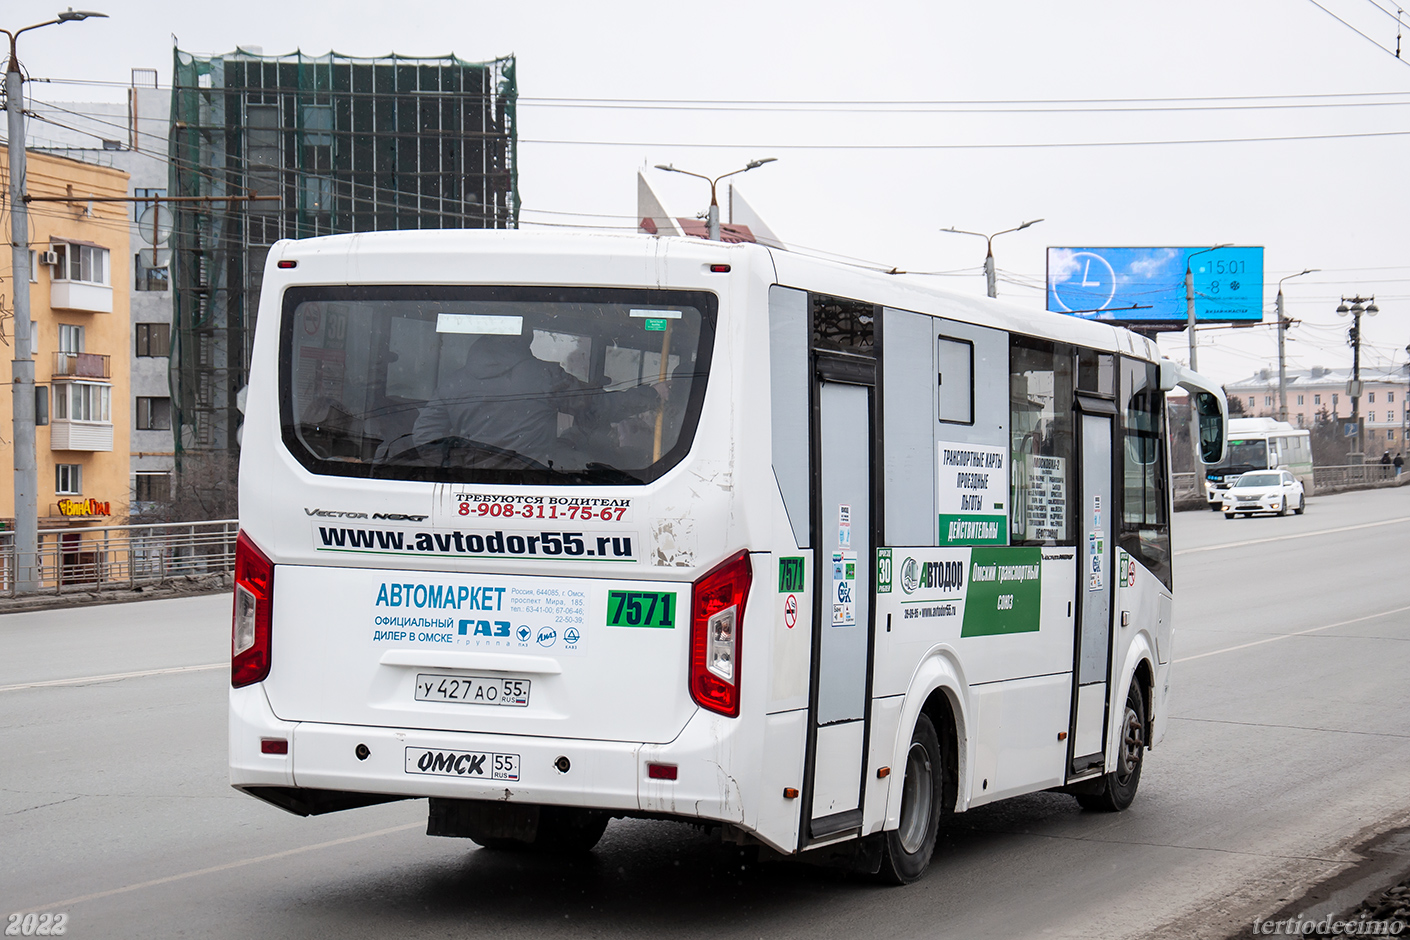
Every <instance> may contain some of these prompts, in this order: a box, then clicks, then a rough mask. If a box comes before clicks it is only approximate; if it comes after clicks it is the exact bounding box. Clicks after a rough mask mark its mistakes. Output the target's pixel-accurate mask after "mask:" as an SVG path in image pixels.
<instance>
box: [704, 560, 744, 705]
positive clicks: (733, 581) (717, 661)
mask: <svg viewBox="0 0 1410 940" xmlns="http://www.w3.org/2000/svg"><path fill="white" fill-rule="evenodd" d="M752 581H753V570H752V569H751V568H750V565H749V553H748V552H747V551H741V552H739V553H737V554H735V555H733V556H731V557H730V558H728V559H727V560H725V561H724V562H723V563H722V564H720V565H718V566H716V567H715V568H713V569H712V570H711V571H709V572H708V573H707V574H706V575H705V576H704V577H702V578H701V579H700V580H698V581H696V582H695V584H694V585H692V586H691V602H690V697H691V698H693V699H695V702H696V704H697V705H699V706H700V707H701V708H708V709H709V710H710V711H712V712H718V713H720V714H721V715H725V716H728V717H730V718H734V717H736V716H738V715H739V650H740V642H739V632H740V629H741V627H742V625H743V623H744V601H745V599H746V598H747V597H748V596H749V585H750V584H751V583H752Z"/></svg>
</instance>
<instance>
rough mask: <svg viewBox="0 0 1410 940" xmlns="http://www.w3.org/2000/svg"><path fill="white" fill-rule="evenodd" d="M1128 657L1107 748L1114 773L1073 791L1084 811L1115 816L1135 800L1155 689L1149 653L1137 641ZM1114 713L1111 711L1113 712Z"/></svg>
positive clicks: (1147, 745)
mask: <svg viewBox="0 0 1410 940" xmlns="http://www.w3.org/2000/svg"><path fill="white" fill-rule="evenodd" d="M1137 644H1138V645H1136V646H1133V649H1132V653H1133V654H1134V655H1133V659H1134V664H1133V666H1132V668H1131V669H1130V672H1129V674H1127V678H1126V681H1125V682H1124V683H1122V686H1121V688H1123V689H1124V690H1125V694H1124V695H1123V696H1122V698H1121V701H1122V702H1123V704H1124V707H1123V708H1121V709H1120V710H1119V712H1118V714H1116V715H1113V718H1114V719H1115V721H1114V727H1113V728H1112V740H1111V742H1110V747H1111V749H1112V751H1114V754H1113V755H1112V756H1113V757H1114V758H1115V760H1114V761H1113V762H1112V766H1113V768H1114V769H1112V770H1111V771H1108V772H1107V773H1105V774H1103V775H1102V776H1101V777H1100V778H1099V779H1098V780H1095V781H1092V783H1093V784H1094V785H1095V787H1094V789H1092V790H1075V791H1073V795H1074V796H1075V797H1076V798H1077V802H1078V803H1079V804H1080V805H1081V806H1082V808H1083V809H1085V810H1091V811H1094V812H1105V813H1117V812H1121V811H1122V810H1124V809H1126V808H1127V807H1129V806H1130V805H1131V804H1132V803H1133V802H1134V801H1135V799H1136V791H1137V789H1138V788H1139V787H1140V783H1141V771H1142V769H1143V768H1144V767H1145V753H1146V751H1148V750H1149V749H1150V746H1151V740H1152V737H1151V735H1152V733H1153V732H1154V729H1155V708H1154V701H1155V685H1154V675H1155V673H1154V670H1153V668H1152V666H1151V659H1150V655H1149V653H1150V651H1149V650H1148V649H1143V648H1141V646H1142V645H1143V644H1139V640H1138V641H1137ZM1114 711H1115V710H1114Z"/></svg>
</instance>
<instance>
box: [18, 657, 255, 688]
mask: <svg viewBox="0 0 1410 940" xmlns="http://www.w3.org/2000/svg"><path fill="white" fill-rule="evenodd" d="M229 668H230V664H229V663H206V664H205V665H202V666H168V667H167V668H165V669H144V670H142V671H141V672H112V673H108V674H107V675H105V676H76V677H74V678H72V679H46V680H44V681H43V682H21V683H19V684H18V685H0V692H18V691H20V690H21V689H45V688H49V687H50V686H55V685H87V684H88V683H90V682H115V681H117V680H118V679H140V678H142V677H143V676H171V675H176V674H177V673H182V672H209V671H210V670H212V669H229Z"/></svg>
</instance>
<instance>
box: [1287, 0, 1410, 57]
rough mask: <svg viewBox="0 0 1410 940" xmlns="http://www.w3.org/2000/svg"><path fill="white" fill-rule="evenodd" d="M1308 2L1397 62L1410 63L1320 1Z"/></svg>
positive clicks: (1308, 0)
mask: <svg viewBox="0 0 1410 940" xmlns="http://www.w3.org/2000/svg"><path fill="white" fill-rule="evenodd" d="M1307 2H1308V3H1310V4H1312V5H1313V6H1314V7H1316V8H1317V9H1319V10H1321V11H1322V12H1323V13H1325V14H1327V15H1328V16H1330V17H1331V18H1332V19H1334V20H1336V21H1337V22H1338V23H1340V24H1341V25H1343V26H1345V27H1346V28H1347V29H1349V30H1351V31H1352V32H1353V33H1355V34H1356V35H1358V36H1360V37H1361V38H1362V39H1364V40H1366V41H1367V42H1369V43H1370V44H1371V45H1373V46H1375V47H1376V48H1377V49H1379V50H1381V51H1382V52H1384V53H1385V54H1386V55H1388V56H1390V57H1391V58H1393V59H1395V60H1396V61H1397V62H1400V63H1401V64H1403V65H1410V62H1406V61H1405V60H1404V59H1402V58H1400V56H1398V55H1396V54H1395V53H1394V52H1392V51H1391V50H1390V49H1387V48H1386V47H1385V46H1383V45H1381V44H1380V43H1378V42H1376V41H1375V40H1374V39H1372V38H1371V37H1370V36H1367V35H1366V34H1365V33H1363V32H1361V30H1359V29H1357V28H1356V27H1355V26H1352V25H1351V24H1350V23H1348V22H1347V21H1346V20H1344V19H1342V18H1341V17H1340V16H1337V15H1336V14H1335V13H1333V12H1332V11H1331V10H1328V9H1327V8H1326V7H1324V6H1322V4H1320V3H1318V2H1317V0H1307Z"/></svg>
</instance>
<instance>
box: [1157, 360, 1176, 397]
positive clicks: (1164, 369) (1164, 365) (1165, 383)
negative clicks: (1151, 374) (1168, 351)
mask: <svg viewBox="0 0 1410 940" xmlns="http://www.w3.org/2000/svg"><path fill="white" fill-rule="evenodd" d="M1179 384H1180V364H1179V363H1177V362H1171V361H1170V360H1169V359H1162V360H1160V390H1161V391H1162V392H1170V391H1174V390H1175V389H1176V388H1177V387H1178V386H1179Z"/></svg>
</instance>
